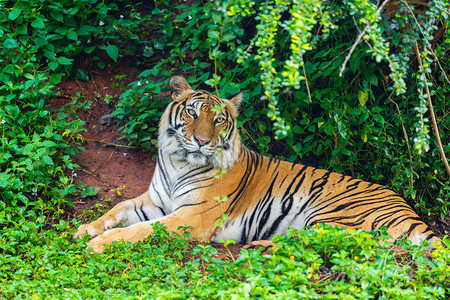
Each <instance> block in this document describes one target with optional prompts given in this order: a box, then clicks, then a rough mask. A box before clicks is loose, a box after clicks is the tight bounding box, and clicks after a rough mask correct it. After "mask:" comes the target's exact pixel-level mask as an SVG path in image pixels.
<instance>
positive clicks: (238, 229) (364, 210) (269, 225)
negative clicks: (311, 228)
mask: <svg viewBox="0 0 450 300" xmlns="http://www.w3.org/2000/svg"><path fill="white" fill-rule="evenodd" d="M241 160H242V161H243V162H244V161H245V162H246V163H239V162H240V161H241ZM239 162H238V163H237V164H236V167H238V168H240V169H241V170H240V171H237V170H236V169H233V170H232V172H233V174H235V173H240V174H242V181H243V182H245V184H241V185H239V187H240V188H239V189H236V190H235V191H234V192H233V193H231V194H229V195H228V197H229V201H230V205H229V207H228V208H227V213H228V214H229V215H230V219H229V221H228V222H227V223H225V232H226V235H227V237H229V238H231V239H234V240H237V241H239V242H241V243H246V242H250V241H253V240H261V239H269V238H270V237H271V236H272V235H273V234H284V233H285V232H286V230H287V229H288V227H294V228H298V229H301V228H303V227H304V226H307V225H313V224H316V223H327V224H331V225H336V226H340V227H347V228H362V229H363V230H365V231H373V230H378V229H380V228H381V227H383V226H386V227H387V228H388V233H389V234H390V235H391V236H392V239H393V240H395V239H397V238H398V237H400V236H401V235H402V233H405V234H406V236H407V237H408V239H410V240H411V241H413V243H416V244H417V243H419V242H420V240H423V239H432V238H434V234H433V232H432V231H431V230H430V229H429V227H428V226H427V225H426V224H425V223H423V222H422V221H421V220H420V219H419V217H418V216H417V214H416V213H414V211H413V210H412V209H411V208H410V207H409V205H408V204H407V203H406V202H405V201H404V200H403V199H402V198H401V197H400V196H398V195H397V194H396V193H394V192H393V191H391V190H389V189H387V188H386V187H384V186H381V185H378V184H374V183H369V182H366V181H362V180H359V179H355V178H353V177H350V176H345V175H342V174H338V173H335V172H329V171H326V170H322V169H317V168H314V167H308V166H304V165H300V164H292V163H289V162H285V161H280V160H278V159H273V158H269V157H265V156H262V155H260V154H258V153H255V152H253V151H250V150H248V149H247V148H243V150H242V155H241V157H240V159H239ZM218 239H220V238H219V237H218Z"/></svg>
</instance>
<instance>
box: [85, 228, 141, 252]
mask: <svg viewBox="0 0 450 300" xmlns="http://www.w3.org/2000/svg"><path fill="white" fill-rule="evenodd" d="M118 240H124V241H129V242H133V243H134V242H136V241H135V239H134V238H133V236H132V235H131V233H130V232H129V230H128V229H127V228H116V229H111V230H108V231H106V232H105V233H104V234H102V235H99V236H97V237H95V238H93V239H92V240H90V241H89V242H87V243H86V246H87V248H92V250H93V251H94V252H97V253H102V252H103V251H104V250H105V245H111V244H112V242H114V241H118Z"/></svg>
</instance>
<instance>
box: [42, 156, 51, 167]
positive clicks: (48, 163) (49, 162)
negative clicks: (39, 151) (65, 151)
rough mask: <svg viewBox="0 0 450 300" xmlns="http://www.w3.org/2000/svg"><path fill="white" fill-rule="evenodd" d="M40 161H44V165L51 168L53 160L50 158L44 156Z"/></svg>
mask: <svg viewBox="0 0 450 300" xmlns="http://www.w3.org/2000/svg"><path fill="white" fill-rule="evenodd" d="M42 160H43V161H44V163H45V164H47V165H50V166H53V159H52V158H51V157H50V156H48V155H44V156H42Z"/></svg>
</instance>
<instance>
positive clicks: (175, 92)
mask: <svg viewBox="0 0 450 300" xmlns="http://www.w3.org/2000/svg"><path fill="white" fill-rule="evenodd" d="M169 88H170V90H171V91H172V99H173V100H176V99H177V98H178V97H179V96H180V95H181V94H182V93H183V92H184V91H189V90H192V88H191V86H190V85H189V83H188V82H187V80H186V78H184V77H183V76H179V75H177V76H173V77H172V78H171V79H170V82H169Z"/></svg>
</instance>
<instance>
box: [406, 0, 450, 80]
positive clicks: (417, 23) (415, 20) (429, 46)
mask: <svg viewBox="0 0 450 300" xmlns="http://www.w3.org/2000/svg"><path fill="white" fill-rule="evenodd" d="M405 4H406V6H407V7H408V9H409V11H410V12H411V15H412V16H413V18H414V22H415V23H416V25H417V27H418V28H419V30H420V33H422V36H423V37H424V40H425V42H426V43H427V46H428V50H430V52H431V54H432V55H433V56H434V59H435V60H436V61H437V64H438V66H439V68H440V69H441V72H442V75H444V78H445V80H447V82H448V84H450V80H449V79H448V77H447V74H445V71H444V68H442V66H441V63H440V62H439V58H438V57H437V56H436V54H434V51H433V50H432V49H431V44H430V42H429V41H428V40H427V38H426V36H425V34H424V33H423V31H422V27H420V24H419V22H418V21H417V19H416V16H415V15H414V13H413V11H412V9H411V7H410V6H409V5H408V1H405Z"/></svg>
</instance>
